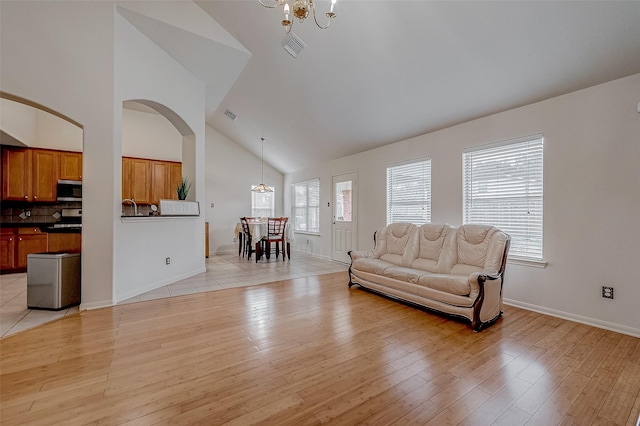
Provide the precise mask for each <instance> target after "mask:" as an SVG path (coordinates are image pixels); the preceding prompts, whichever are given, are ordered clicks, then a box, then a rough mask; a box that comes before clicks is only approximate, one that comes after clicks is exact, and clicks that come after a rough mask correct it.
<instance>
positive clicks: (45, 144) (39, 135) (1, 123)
mask: <svg viewBox="0 0 640 426" xmlns="http://www.w3.org/2000/svg"><path fill="white" fill-rule="evenodd" d="M0 129H2V130H3V131H4V132H6V133H8V134H10V135H11V136H13V137H14V138H16V139H17V140H19V141H20V142H22V143H23V144H25V145H26V146H29V147H32V148H49V149H58V150H63V151H77V152H81V151H82V129H81V128H80V127H78V126H75V125H73V124H71V123H69V122H68V121H66V120H63V119H62V118H60V117H56V116H55V115H53V114H50V113H48V112H45V111H42V110H39V109H37V108H34V107H32V106H30V105H25V104H21V103H19V102H14V101H11V100H9V99H0Z"/></svg>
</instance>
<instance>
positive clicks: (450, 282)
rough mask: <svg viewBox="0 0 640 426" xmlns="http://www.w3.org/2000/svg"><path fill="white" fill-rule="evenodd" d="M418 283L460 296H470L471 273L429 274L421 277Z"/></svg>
mask: <svg viewBox="0 0 640 426" xmlns="http://www.w3.org/2000/svg"><path fill="white" fill-rule="evenodd" d="M418 284H420V285H421V286H423V287H429V288H432V289H434V290H438V291H442V292H444V293H449V294H456V295H458V296H468V295H469V292H470V291H471V287H470V286H469V275H451V274H429V275H425V276H422V277H420V279H419V280H418Z"/></svg>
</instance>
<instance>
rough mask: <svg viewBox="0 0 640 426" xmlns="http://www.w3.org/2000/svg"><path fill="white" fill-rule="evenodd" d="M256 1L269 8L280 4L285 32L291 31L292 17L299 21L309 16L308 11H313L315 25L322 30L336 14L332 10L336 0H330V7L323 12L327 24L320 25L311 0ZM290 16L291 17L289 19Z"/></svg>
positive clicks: (327, 26)
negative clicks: (291, 4)
mask: <svg viewBox="0 0 640 426" xmlns="http://www.w3.org/2000/svg"><path fill="white" fill-rule="evenodd" d="M258 2H259V3H260V4H261V5H262V6H264V7H266V8H269V9H274V8H276V7H279V6H282V12H283V13H284V19H283V20H282V26H283V27H284V30H285V32H286V33H287V34H289V32H290V31H291V28H292V27H293V18H294V17H295V18H298V20H299V21H300V22H303V21H304V20H305V19H307V17H308V16H309V12H312V13H313V20H314V21H316V25H317V26H318V28H322V29H323V30H324V29H326V28H329V25H331V19H333V18H335V17H336V14H335V13H334V12H333V8H334V7H335V5H336V0H331V9H330V10H329V11H328V12H327V13H325V15H326V16H327V18H329V21H328V22H327V25H320V23H319V22H318V18H317V17H316V5H315V3H314V1H313V0H271V1H270V2H269V3H263V1H262V0H258ZM289 3H293V8H292V7H291V6H289ZM291 9H293V16H290V12H291ZM289 18H291V19H289Z"/></svg>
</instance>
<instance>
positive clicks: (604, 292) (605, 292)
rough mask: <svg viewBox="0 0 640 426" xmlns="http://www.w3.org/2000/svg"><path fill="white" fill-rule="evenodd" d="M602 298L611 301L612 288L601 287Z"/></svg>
mask: <svg viewBox="0 0 640 426" xmlns="http://www.w3.org/2000/svg"><path fill="white" fill-rule="evenodd" d="M602 297H604V298H605V299H613V287H607V286H604V285H603V286H602Z"/></svg>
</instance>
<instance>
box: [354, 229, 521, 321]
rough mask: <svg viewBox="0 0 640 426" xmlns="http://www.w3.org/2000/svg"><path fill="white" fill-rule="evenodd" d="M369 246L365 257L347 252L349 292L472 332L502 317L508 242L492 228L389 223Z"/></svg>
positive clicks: (505, 237) (359, 253)
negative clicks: (413, 308)
mask: <svg viewBox="0 0 640 426" xmlns="http://www.w3.org/2000/svg"><path fill="white" fill-rule="evenodd" d="M374 240H375V247H374V249H373V250H371V251H351V252H349V256H351V265H350V267H349V287H351V286H353V285H356V284H357V285H359V286H361V287H364V288H366V289H369V290H372V291H374V292H377V293H382V294H384V295H387V296H391V297H393V298H396V299H401V300H402V301H405V302H409V303H412V304H417V305H420V306H421V307H425V308H428V309H429V310H432V311H436V312H439V313H444V314H448V315H451V316H455V317H458V318H462V319H465V320H467V321H469V322H470V323H471V327H472V329H473V330H474V331H480V330H481V329H482V328H484V327H486V326H488V325H490V324H492V323H493V322H494V321H496V320H497V319H498V318H500V316H501V315H502V283H503V280H504V270H505V266H506V261H507V254H508V251H509V243H510V238H509V236H508V235H507V234H505V233H504V232H502V231H500V230H499V229H498V228H496V227H493V226H486V225H462V226H460V227H458V228H455V227H452V226H449V225H434V224H426V225H422V226H416V225H412V224H410V223H393V224H390V225H388V226H386V227H384V228H381V229H379V230H378V231H376V233H375V235H374Z"/></svg>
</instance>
